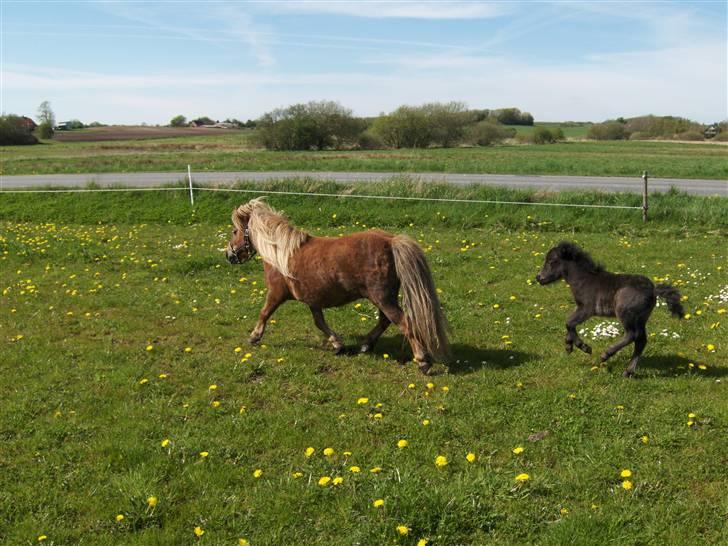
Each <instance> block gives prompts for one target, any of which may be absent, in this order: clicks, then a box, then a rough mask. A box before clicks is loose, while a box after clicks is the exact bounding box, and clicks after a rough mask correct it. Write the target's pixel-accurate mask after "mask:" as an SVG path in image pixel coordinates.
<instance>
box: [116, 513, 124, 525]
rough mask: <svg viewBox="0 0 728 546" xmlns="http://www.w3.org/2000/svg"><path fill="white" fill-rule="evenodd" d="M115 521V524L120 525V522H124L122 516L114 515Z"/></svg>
mask: <svg viewBox="0 0 728 546" xmlns="http://www.w3.org/2000/svg"><path fill="white" fill-rule="evenodd" d="M115 519H116V521H117V523H121V522H122V521H124V514H116V518H115Z"/></svg>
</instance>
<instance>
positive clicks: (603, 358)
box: [599, 352, 609, 362]
mask: <svg viewBox="0 0 728 546" xmlns="http://www.w3.org/2000/svg"><path fill="white" fill-rule="evenodd" d="M599 360H601V361H602V362H606V361H607V360H609V355H608V354H607V353H606V352H605V353H602V354H601V355H599Z"/></svg>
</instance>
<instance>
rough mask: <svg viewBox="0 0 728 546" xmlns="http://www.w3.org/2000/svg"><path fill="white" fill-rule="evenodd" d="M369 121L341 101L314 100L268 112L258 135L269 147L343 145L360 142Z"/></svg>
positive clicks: (303, 147)
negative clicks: (366, 122) (356, 115)
mask: <svg viewBox="0 0 728 546" xmlns="http://www.w3.org/2000/svg"><path fill="white" fill-rule="evenodd" d="M365 125H366V124H365V123H364V121H363V120H361V119H359V118H355V117H353V116H352V113H351V110H349V109H348V108H344V107H343V106H341V105H340V104H339V103H338V102H332V101H320V102H316V101H312V102H309V103H307V104H294V105H293V106H289V107H288V108H285V109H281V108H278V109H276V110H273V111H272V112H268V113H266V114H264V115H263V116H262V117H261V118H260V120H258V138H259V140H260V142H261V143H262V144H263V145H264V146H265V147H266V148H268V149H269V150H311V149H313V150H323V149H326V148H336V149H341V148H345V147H350V146H353V145H354V144H356V143H357V139H358V137H359V135H360V134H361V132H362V131H363V130H364V128H365Z"/></svg>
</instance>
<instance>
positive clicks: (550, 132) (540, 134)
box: [533, 127, 564, 144]
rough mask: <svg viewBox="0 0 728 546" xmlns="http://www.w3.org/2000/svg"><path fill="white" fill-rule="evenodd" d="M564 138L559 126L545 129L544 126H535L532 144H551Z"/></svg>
mask: <svg viewBox="0 0 728 546" xmlns="http://www.w3.org/2000/svg"><path fill="white" fill-rule="evenodd" d="M560 140H564V132H563V131H562V130H561V129H560V128H556V129H547V128H546V127H536V128H535V129H534V130H533V143H534V144H552V143H554V142H558V141H560Z"/></svg>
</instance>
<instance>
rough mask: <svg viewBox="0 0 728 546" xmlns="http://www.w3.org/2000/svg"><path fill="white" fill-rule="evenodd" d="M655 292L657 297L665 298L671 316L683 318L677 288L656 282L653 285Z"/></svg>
mask: <svg viewBox="0 0 728 546" xmlns="http://www.w3.org/2000/svg"><path fill="white" fill-rule="evenodd" d="M655 294H656V295H657V297H658V298H662V299H663V300H665V302H666V303H667V308H668V310H669V311H670V313H672V316H673V317H677V318H683V317H684V316H685V310H684V309H683V306H682V304H681V303H680V292H678V291H677V288H675V287H673V286H670V285H669V284H658V285H657V286H655Z"/></svg>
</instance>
